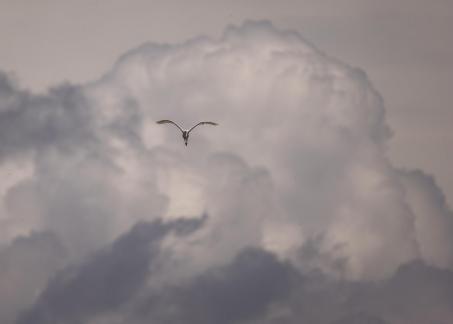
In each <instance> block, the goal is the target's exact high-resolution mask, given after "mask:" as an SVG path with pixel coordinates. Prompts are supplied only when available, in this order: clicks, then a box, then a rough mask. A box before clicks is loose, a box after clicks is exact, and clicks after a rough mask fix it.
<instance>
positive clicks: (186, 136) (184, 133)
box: [157, 119, 218, 146]
mask: <svg viewBox="0 0 453 324" xmlns="http://www.w3.org/2000/svg"><path fill="white" fill-rule="evenodd" d="M157 123H158V124H173V125H175V126H176V127H178V128H179V130H180V131H181V132H182V138H183V139H184V144H186V146H187V141H188V140H189V133H190V132H191V131H192V130H193V129H194V128H195V127H197V126H198V125H214V126H217V125H218V124H217V123H214V122H211V121H202V122H199V123H198V124H196V125H194V126H192V128H190V129H182V128H181V127H180V126H179V125H178V124H176V123H175V122H174V121H171V120H168V119H163V120H159V121H158V122H157Z"/></svg>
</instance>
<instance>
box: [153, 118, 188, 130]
mask: <svg viewBox="0 0 453 324" xmlns="http://www.w3.org/2000/svg"><path fill="white" fill-rule="evenodd" d="M156 123H158V124H173V125H175V126H176V127H178V128H179V130H180V131H181V132H183V133H184V131H183V129H182V128H181V127H179V125H178V124H176V123H175V122H174V121H171V120H168V119H162V120H159V121H158V122H156Z"/></svg>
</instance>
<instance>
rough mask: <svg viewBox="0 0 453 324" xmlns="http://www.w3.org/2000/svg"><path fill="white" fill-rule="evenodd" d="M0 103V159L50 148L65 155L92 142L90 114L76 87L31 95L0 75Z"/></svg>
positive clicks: (67, 85) (92, 133) (91, 144)
mask: <svg viewBox="0 0 453 324" xmlns="http://www.w3.org/2000/svg"><path fill="white" fill-rule="evenodd" d="M0 103H1V106H0V158H1V159H5V158H6V157H8V158H11V157H14V156H15V155H17V154H26V153H40V154H44V152H43V151H45V152H48V150H50V149H52V148H55V149H58V150H61V151H63V152H65V154H67V153H70V152H73V151H77V150H78V149H80V148H81V145H83V147H84V149H88V148H90V147H92V146H93V145H94V144H95V143H96V135H95V134H94V128H93V124H92V123H93V122H94V118H93V115H92V112H93V111H92V109H91V108H90V105H89V103H88V102H87V101H86V99H85V98H84V96H83V94H82V91H81V90H80V87H77V86H73V85H69V84H66V85H61V86H58V87H56V88H53V89H50V90H49V92H48V93H47V94H45V95H34V94H31V93H30V92H28V91H26V90H22V89H20V88H18V87H17V86H16V85H15V84H14V83H13V82H12V81H11V79H10V78H9V77H8V76H7V75H6V74H5V73H3V72H0Z"/></svg>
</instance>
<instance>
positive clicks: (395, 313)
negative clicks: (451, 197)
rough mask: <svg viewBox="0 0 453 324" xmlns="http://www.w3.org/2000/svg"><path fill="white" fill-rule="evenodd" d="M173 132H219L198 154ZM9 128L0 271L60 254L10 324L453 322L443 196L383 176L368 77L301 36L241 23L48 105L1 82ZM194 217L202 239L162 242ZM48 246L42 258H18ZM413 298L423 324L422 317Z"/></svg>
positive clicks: (451, 229)
mask: <svg viewBox="0 0 453 324" xmlns="http://www.w3.org/2000/svg"><path fill="white" fill-rule="evenodd" d="M163 118H166V119H167V118H170V119H174V120H176V121H178V122H180V123H182V124H183V125H184V126H187V127H189V126H190V125H191V124H193V123H194V122H196V121H198V120H203V119H209V120H215V121H218V122H219V123H220V126H218V127H210V128H208V127H204V128H202V127H200V128H197V129H196V130H195V131H194V132H193V133H192V134H191V138H190V141H189V146H188V147H187V148H186V147H185V146H184V145H183V142H182V138H181V135H180V133H179V132H178V130H177V129H176V128H174V127H171V126H168V125H156V124H155V121H156V120H159V119H163ZM0 126H1V127H0V161H1V163H2V164H1V167H0V173H1V175H2V176H4V179H5V181H4V182H3V183H2V184H0V194H1V203H0V224H1V227H0V228H1V230H0V231H1V234H2V236H1V239H0V244H2V245H0V249H1V250H0V269H4V268H5V267H6V266H3V265H4V264H8V266H7V267H6V268H8V267H9V268H8V269H14V268H15V267H16V266H17V267H20V264H19V263H17V265H16V263H14V262H11V261H9V260H15V259H16V258H19V259H20V255H21V253H22V254H23V255H25V256H27V257H26V258H27V259H28V258H29V257H28V255H32V256H33V257H35V256H36V257H37V260H41V258H40V256H47V255H49V253H50V252H49V251H60V252H55V253H54V252H51V253H50V255H51V256H52V258H54V259H52V262H49V263H48V264H47V265H46V267H44V268H42V269H44V270H45V271H44V270H41V271H43V274H41V275H39V276H38V275H37V277H36V279H33V280H31V279H30V280H31V281H30V283H28V284H27V285H26V286H25V287H24V290H23V292H18V294H17V296H12V297H11V295H9V294H8V292H7V289H2V290H1V291H0V299H1V300H5V305H14V306H11V308H10V307H8V310H2V312H3V314H0V316H1V318H4V319H5V321H6V320H8V321H12V319H13V318H14V317H15V316H17V314H18V313H17V312H21V314H22V315H21V316H20V320H19V322H20V323H32V322H33V323H37V322H39V321H41V322H43V323H45V322H49V321H59V322H62V323H91V322H92V323H134V322H137V323H141V322H148V321H149V320H151V319H152V320H153V321H154V322H156V323H191V322H193V323H213V322H215V323H222V322H224V323H255V322H256V323H267V322H268V323H296V322H297V323H299V322H300V321H304V320H305V321H308V322H310V323H327V324H330V323H337V324H338V323H344V322H352V323H354V321H356V322H361V323H366V322H367V323H412V324H413V323H417V322H416V321H417V320H418V319H417V318H424V319H425V321H422V322H420V323H426V321H428V320H430V321H433V320H437V321H440V322H442V320H443V321H445V319H447V318H450V317H449V316H451V309H452V304H451V294H452V289H451V284H452V278H451V270H452V269H453V268H452V267H453V258H452V257H453V244H452V243H453V242H451V240H452V237H453V236H452V234H453V222H452V219H453V215H452V212H451V210H450V209H449V208H448V206H447V205H446V203H445V199H444V198H443V194H442V191H441V190H440V189H439V188H438V187H437V185H436V183H435V181H434V179H432V178H431V177H430V176H428V175H426V174H425V173H423V172H422V171H411V170H400V169H396V168H395V167H393V166H392V164H391V163H390V162H389V160H388V158H387V156H386V145H387V141H388V139H389V137H390V136H391V131H390V130H389V128H388V126H387V124H386V121H385V109H384V106H383V101H382V99H381V97H380V96H379V94H378V93H377V91H376V90H375V89H374V88H373V86H372V85H371V84H370V82H369V81H368V79H367V77H366V74H365V73H364V72H363V71H361V70H359V69H356V68H352V67H350V66H348V65H345V64H343V63H341V62H338V61H337V60H335V59H333V58H330V57H329V56H327V55H325V54H324V53H321V52H320V51H318V50H317V49H316V48H314V47H313V46H312V45H311V44H309V43H307V42H306V41H304V40H303V39H302V38H301V37H300V36H299V35H298V34H297V33H295V32H292V31H282V30H279V29H277V28H275V27H274V26H272V25H271V24H270V23H268V22H247V23H244V24H243V25H242V26H239V27H237V26H231V27H228V28H227V29H226V30H225V32H224V34H223V35H222V36H221V37H220V38H218V39H210V38H205V37H199V38H195V39H192V40H189V41H187V42H186V43H183V44H174V45H172V44H152V43H150V44H144V45H143V46H141V47H139V48H136V49H134V50H131V51H130V52H128V53H126V54H124V55H123V56H122V57H121V58H120V59H119V60H118V62H117V63H116V64H115V66H114V67H113V68H112V70H111V71H109V72H108V73H106V74H105V75H104V76H102V77H101V78H100V79H99V80H97V81H94V82H92V83H90V84H86V85H82V86H80V85H79V86H74V85H69V84H67V85H61V86H59V87H56V88H54V89H50V90H49V92H48V93H47V94H45V95H34V94H32V93H29V92H28V91H27V90H24V89H20V88H19V87H18V86H17V85H15V84H14V83H13V82H12V81H11V80H10V78H9V77H8V76H7V75H5V74H1V75H0ZM167 126H168V127H167ZM396 131H397V130H396ZM202 214H206V215H208V218H207V219H206V220H205V222H203V223H199V224H198V223H196V224H198V225H197V226H195V227H199V228H198V230H197V231H195V232H193V233H192V231H188V233H186V234H187V235H177V234H175V233H173V232H171V231H170V232H169V230H171V229H172V228H173V227H174V226H176V225H175V224H178V223H177V222H176V223H174V222H173V220H174V219H176V218H181V217H183V218H184V219H186V218H187V219H189V220H187V222H188V223H190V222H191V221H190V219H193V220H192V221H194V222H199V221H197V219H199V217H200V215H202ZM137 222H139V223H138V225H136V226H135V227H133V226H134V224H136V223H137ZM179 222H183V223H184V221H179ZM164 224H169V225H164ZM184 224H185V223H184ZM179 226H183V225H179ZM131 227H132V230H130V231H129V229H130V228H131ZM183 227H184V226H183ZM128 231H129V232H128ZM37 233H48V234H46V235H49V237H51V238H47V239H45V240H49V243H45V244H44V243H42V244H41V245H40V244H36V245H33V244H30V245H28V244H23V243H21V244H22V246H23V247H22V248H21V249H16V248H14V247H15V246H16V245H17V244H19V243H17V242H22V241H21V240H25V241H27V240H32V241H33V240H35V239H36V238H35V236H36V235H41V234H37ZM124 233H126V234H124ZM42 235H44V234H42ZM18 237H21V238H20V239H19V238H18ZM46 237H47V236H46ZM25 241H24V242H25ZM46 242H47V241H46ZM52 249H54V250H52ZM61 251H64V252H61ZM54 255H55V256H54ZM58 255H60V256H58ZM413 260H419V261H418V262H416V263H411V262H412V261H413ZM27 262H30V264H31V265H32V266H36V267H39V262H38V261H33V260H31V261H27ZM33 262H36V264H35V263H33ZM109 265H110V266H109ZM150 266H151V267H152V269H150ZM6 268H5V269H6ZM58 269H60V270H61V271H57V270H58ZM10 271H11V270H8V271H3V270H2V271H1V272H0V276H1V277H0V284H2V285H3V282H5V283H7V282H9V273H10ZM437 277H439V278H440V279H438V280H439V281H436V280H437V279H433V278H437ZM49 278H50V279H49ZM274 278H275V279H274ZM48 279H49V280H50V281H49V283H48V284H46V281H47V280H48ZM19 280H21V279H20V278H19ZM369 280H377V281H376V283H375V284H372V283H371V281H369ZM419 280H421V281H423V282H424V284H420V283H418V281H419ZM425 284H426V285H425ZM398 285H401V286H398ZM411 285H414V287H413V288H411V289H414V291H413V292H412V293H410V294H409V293H408V294H407V295H406V291H407V290H408V288H409V287H411ZM93 287H96V289H94V288H93ZM395 287H400V289H399V290H395V289H396V288H395ZM442 287H445V288H442ZM94 290H96V292H94ZM397 292H400V295H398V296H396V295H397V294H396V293H397ZM417 294H422V295H423V296H424V298H426V299H424V300H423V303H424V305H426V306H424V307H425V308H423V307H421V304H420V307H412V306H411V305H414V303H415V304H416V302H417V301H418V300H416V299H414V298H416V297H415V295H417ZM25 295H27V297H24V296H25ZM239 295H240V296H239ZM30 296H31V297H30ZM36 296H39V297H36ZM391 296H394V299H391V298H390V297H391ZM33 302H34V305H33V306H31V307H30V308H29V307H28V306H29V305H30V304H32V303H33ZM206 305H209V306H206ZM25 308H28V311H26V312H25V313H24V312H22V311H23V310H24V309H25ZM326 310H328V311H326ZM422 310H423V312H422ZM422 315H423V316H425V317H423V316H422ZM417 316H420V317H417Z"/></svg>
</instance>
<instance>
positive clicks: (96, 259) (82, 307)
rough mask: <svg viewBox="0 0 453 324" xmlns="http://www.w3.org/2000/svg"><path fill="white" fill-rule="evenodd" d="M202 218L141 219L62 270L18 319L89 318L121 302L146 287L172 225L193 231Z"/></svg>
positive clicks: (65, 320)
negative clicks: (109, 243)
mask: <svg viewBox="0 0 453 324" xmlns="http://www.w3.org/2000/svg"><path fill="white" fill-rule="evenodd" d="M201 224H202V221H198V220H187V221H185V220H179V221H175V222H172V223H166V224H164V223H162V222H160V221H155V222H152V223H138V224H137V225H135V226H134V227H133V228H132V229H131V230H130V232H128V233H126V234H124V235H123V236H121V237H120V238H118V240H116V241H115V242H114V243H113V244H112V245H111V246H109V247H108V248H107V249H104V250H101V251H99V252H98V253H96V254H94V255H93V256H92V257H91V258H90V259H89V260H87V261H85V262H82V263H81V264H80V265H79V266H76V267H67V268H66V269H65V270H64V271H61V272H59V273H57V275H56V276H55V277H54V278H53V279H52V280H51V281H50V282H49V285H48V286H47V288H46V290H44V291H43V293H42V294H41V296H40V297H39V298H38V300H37V302H36V303H35V305H34V306H33V307H32V308H31V309H30V310H29V311H27V312H26V313H25V314H24V315H22V317H21V318H20V319H19V321H18V323H24V324H25V323H49V322H58V323H83V322H85V321H86V320H87V318H89V317H90V316H94V315H96V314H97V313H101V312H105V311H109V310H113V309H116V308H118V307H120V306H121V305H122V304H124V303H126V302H127V301H128V300H129V299H130V298H131V297H133V296H134V294H136V293H137V291H139V290H140V289H141V288H142V285H143V283H144V281H145V278H146V276H147V275H148V271H149V270H150V268H152V267H153V262H154V259H155V258H156V257H157V255H158V254H159V244H160V242H161V240H162V238H163V237H164V236H165V235H166V234H167V233H168V232H169V231H176V232H177V233H179V234H180V235H181V234H188V233H190V232H192V231H193V230H196V229H197V227H199V226H200V225H201Z"/></svg>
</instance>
